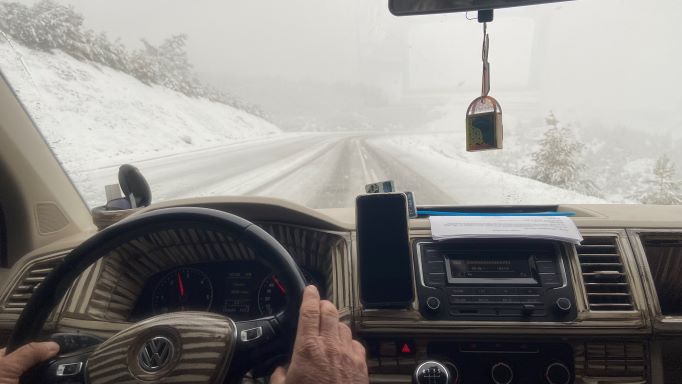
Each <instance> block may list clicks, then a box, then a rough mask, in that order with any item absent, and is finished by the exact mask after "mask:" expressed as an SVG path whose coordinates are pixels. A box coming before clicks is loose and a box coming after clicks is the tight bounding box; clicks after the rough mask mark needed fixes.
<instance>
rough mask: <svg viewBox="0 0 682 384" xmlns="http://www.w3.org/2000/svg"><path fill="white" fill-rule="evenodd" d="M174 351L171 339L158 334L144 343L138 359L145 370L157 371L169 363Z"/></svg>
mask: <svg viewBox="0 0 682 384" xmlns="http://www.w3.org/2000/svg"><path fill="white" fill-rule="evenodd" d="M174 353H175V350H174V348H173V343H172V342H171V341H170V340H169V339H167V338H165V337H163V336H156V337H153V338H151V339H149V340H147V341H146V342H145V343H144V345H143V346H142V349H140V353H139V354H138V356H137V360H138V362H139V363H140V367H141V368H142V369H144V370H145V371H147V372H156V371H159V370H161V369H162V368H164V367H165V366H167V365H168V363H169V362H170V361H171V360H172V359H173V354H174Z"/></svg>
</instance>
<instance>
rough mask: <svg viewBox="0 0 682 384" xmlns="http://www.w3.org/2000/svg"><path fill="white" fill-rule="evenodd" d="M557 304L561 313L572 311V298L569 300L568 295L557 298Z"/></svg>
mask: <svg viewBox="0 0 682 384" xmlns="http://www.w3.org/2000/svg"><path fill="white" fill-rule="evenodd" d="M555 304H556V309H557V311H559V312H561V313H568V312H570V311H571V307H572V304H571V300H569V299H568V298H566V297H560V298H558V299H556V302H555Z"/></svg>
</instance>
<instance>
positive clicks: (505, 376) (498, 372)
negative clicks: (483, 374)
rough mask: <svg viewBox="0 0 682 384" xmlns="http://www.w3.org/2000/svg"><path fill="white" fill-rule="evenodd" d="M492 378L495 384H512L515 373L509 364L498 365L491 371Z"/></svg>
mask: <svg viewBox="0 0 682 384" xmlns="http://www.w3.org/2000/svg"><path fill="white" fill-rule="evenodd" d="M490 377H491V378H492V379H493V383H495V384H510V383H511V382H512V380H514V371H513V370H512V367H510V366H509V364H507V363H496V364H495V365H493V367H492V368H491V369H490Z"/></svg>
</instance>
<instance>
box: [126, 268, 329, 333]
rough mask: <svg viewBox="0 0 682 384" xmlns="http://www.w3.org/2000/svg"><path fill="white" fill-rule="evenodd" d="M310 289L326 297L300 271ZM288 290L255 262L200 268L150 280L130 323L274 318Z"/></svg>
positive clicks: (318, 281)
mask: <svg viewBox="0 0 682 384" xmlns="http://www.w3.org/2000/svg"><path fill="white" fill-rule="evenodd" d="M301 270H302V271H303V275H304V277H305V279H306V280H307V283H308V284H314V285H316V286H317V287H318V288H319V289H320V293H321V295H322V296H323V297H324V296H326V292H325V291H324V288H325V287H326V284H324V281H323V279H322V276H321V275H320V274H319V273H317V272H316V271H308V270H305V269H301ZM286 302H287V290H286V287H285V286H284V284H282V282H281V281H280V280H279V278H278V277H277V275H276V274H274V273H272V271H270V270H269V269H268V268H267V267H266V266H265V265H263V264H261V263H259V262H256V261H229V262H217V263H216V262H214V263H201V264H192V265H185V266H180V267H176V268H173V269H170V270H166V271H164V272H161V273H158V274H156V275H154V276H152V277H150V278H149V279H148V280H147V281H146V282H145V285H144V288H143V289H142V293H141V295H140V296H139V298H138V300H137V303H136V304H135V307H134V308H133V311H132V313H131V319H130V320H131V321H139V320H140V319H144V318H146V317H149V316H153V315H159V314H163V313H169V312H180V311H206V312H214V313H220V314H223V315H226V316H229V317H231V318H232V319H234V320H237V321H239V320H246V319H253V318H257V317H262V316H268V315H272V314H274V313H277V312H279V311H280V310H281V309H283V308H284V306H285V305H286Z"/></svg>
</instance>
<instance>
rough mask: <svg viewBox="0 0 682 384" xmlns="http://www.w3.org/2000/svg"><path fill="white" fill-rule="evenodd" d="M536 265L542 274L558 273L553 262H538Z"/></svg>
mask: <svg viewBox="0 0 682 384" xmlns="http://www.w3.org/2000/svg"><path fill="white" fill-rule="evenodd" d="M536 265H537V266H538V272H540V273H556V268H554V263H552V262H551V261H549V262H548V261H538V262H537V263H536Z"/></svg>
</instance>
